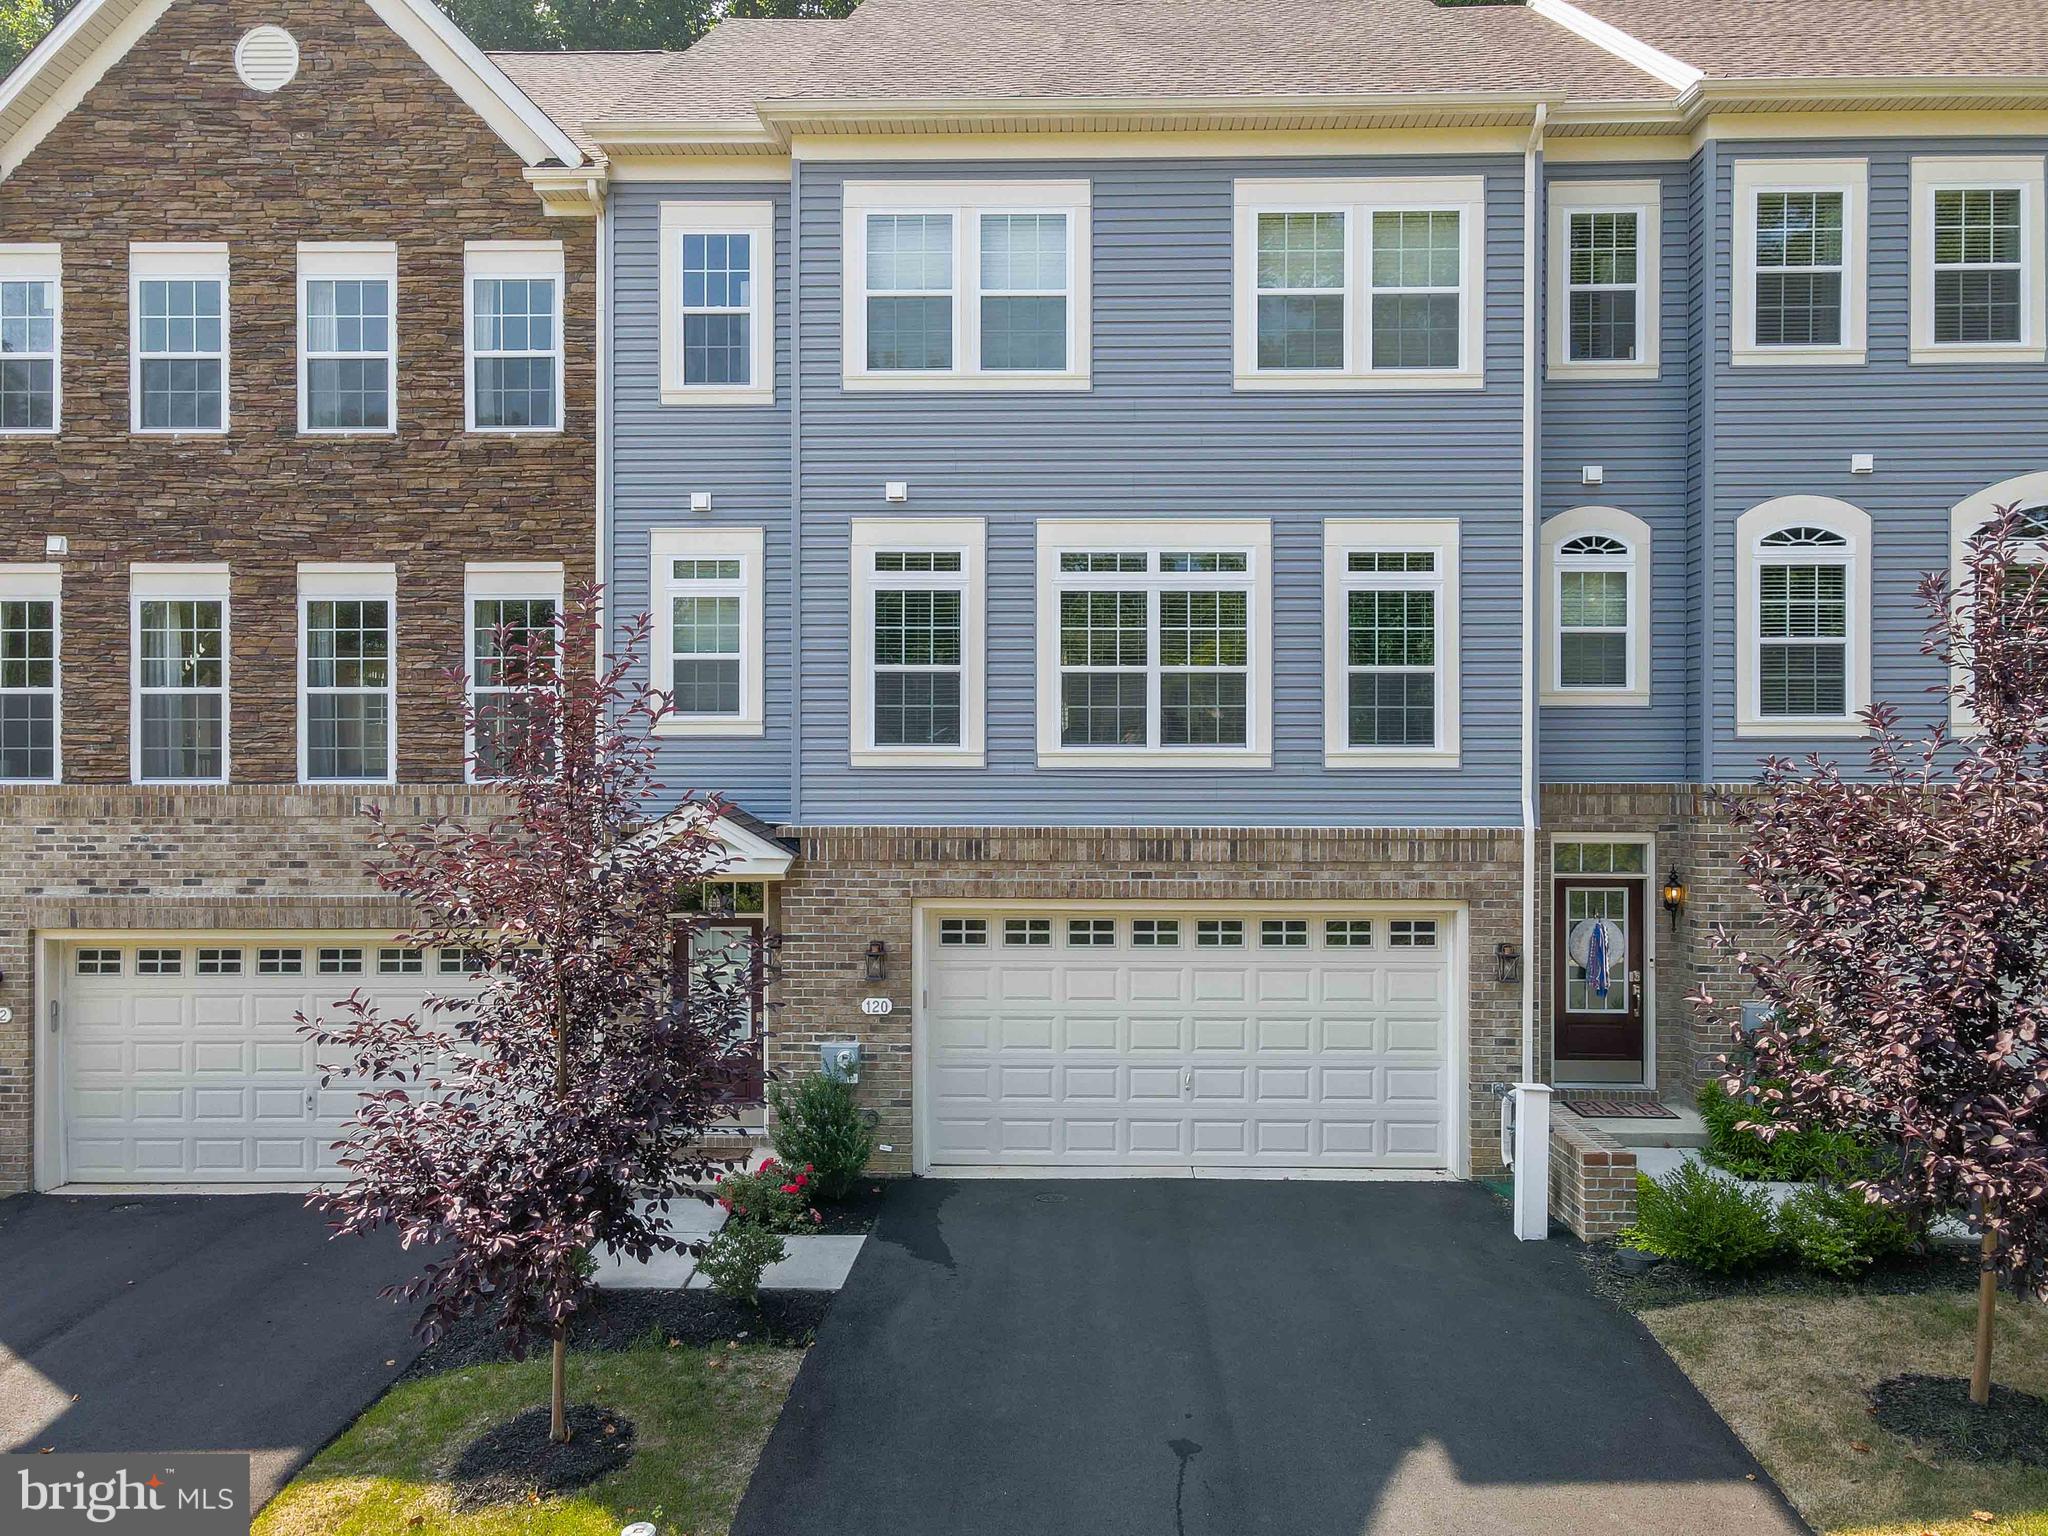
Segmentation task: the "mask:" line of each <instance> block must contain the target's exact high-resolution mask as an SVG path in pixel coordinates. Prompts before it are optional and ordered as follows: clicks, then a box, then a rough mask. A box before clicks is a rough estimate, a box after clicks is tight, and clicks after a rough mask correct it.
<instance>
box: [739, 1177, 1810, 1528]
mask: <svg viewBox="0 0 2048 1536" xmlns="http://www.w3.org/2000/svg"><path fill="white" fill-rule="evenodd" d="M1803 1529H1804V1527H1803V1525H1801V1523H1800V1522H1799V1521H1798V1519H1797V1517H1796V1516H1795V1515H1794V1514H1793V1513H1792V1512H1791V1510H1790V1508H1789V1507H1788V1506H1787V1505H1786V1504H1785V1503H1784V1501H1783V1499H1782V1498H1781V1497H1780V1496H1779V1495H1778V1493H1777V1491H1776V1490H1775V1488H1773V1487H1772V1485H1771V1484H1770V1481H1769V1479H1768V1477H1767V1476H1765V1474H1764V1473H1763V1471H1762V1469H1761V1468H1760V1467H1759V1466H1758V1465H1757V1464H1756V1462H1755V1461H1754V1460H1753V1459H1752V1458H1751V1457H1750V1456H1749V1455H1748V1454H1747V1453H1746V1452H1745V1451H1744V1450H1743V1448H1742V1446H1741V1444H1740V1442H1738V1441H1737V1440H1736V1438H1735V1436H1734V1435H1733V1434H1732V1433H1731V1432H1730V1431H1729V1429H1728V1428H1727V1426H1726V1425H1725V1424H1723V1423H1722V1422H1721V1420H1720V1419H1719V1418H1718V1417H1716V1416H1715V1414H1714V1412H1713V1410H1712V1409H1711V1408H1709V1407H1708V1406H1707V1404H1706V1402H1705V1400H1704V1399H1703V1398H1702V1397H1701V1396H1700V1395H1699V1393H1698V1392H1697V1391H1696V1390H1695V1389H1694V1388H1693V1386H1692V1385H1691V1383H1690V1382H1688V1381H1687V1380H1686V1378H1685V1376H1684V1375H1683V1373H1682V1372H1680V1371H1679V1369H1678V1368H1677V1367H1676V1366H1675V1365H1673V1364H1672V1362H1671V1361H1670V1360H1669V1358H1668V1357H1666V1356H1665V1354H1664V1353H1663V1351H1662V1350H1661V1349H1659V1348H1658V1346H1657V1344H1656V1343H1655V1341H1654V1340H1652V1339H1651V1338H1650V1337H1649V1335H1648V1334H1647V1333H1646V1332H1645V1331H1644V1330H1643V1329H1642V1327H1641V1326H1640V1325H1639V1324H1638V1323H1637V1322H1636V1321H1635V1320H1634V1319H1633V1318H1631V1317H1628V1316H1627V1315H1625V1314H1623V1313H1621V1312H1619V1311H1617V1310H1616V1309H1615V1308H1613V1307H1612V1306H1611V1305H1610V1304H1608V1303H1607V1302H1605V1301H1602V1300H1601V1299H1599V1298H1598V1297H1596V1296H1595V1295H1593V1294H1592V1292H1591V1291H1590V1289H1589V1288H1588V1286H1587V1284H1586V1281H1585V1277H1584V1274H1583V1271H1582V1270H1581V1267H1580V1266H1579V1264H1578V1262H1577V1260H1576V1257H1575V1254H1574V1251H1573V1249H1572V1247H1571V1246H1570V1245H1569V1244H1567V1243H1561V1242H1552V1243H1517V1242H1515V1241H1514V1239H1513V1238H1512V1236H1511V1235H1510V1233H1509V1230H1508V1220H1507V1215H1506V1212H1505V1211H1504V1210H1503V1209H1502V1207H1501V1206H1500V1204H1499V1203H1498V1201H1496V1200H1495V1199H1494V1198H1493V1197H1492V1196H1491V1195H1490V1194H1488V1193H1487V1192H1486V1191H1485V1190H1483V1189H1481V1188H1479V1187H1478V1186H1476V1185H1470V1184H1452V1183H1310V1182H1287V1183H1270V1182H1221V1181H1219V1182H1195V1181H1186V1180H1129V1181H1122V1180H1120V1181H1101V1182H1097V1181H1063V1182H1058V1183H1050V1182H1010V1181H1003V1182H994V1181H989V1182H982V1181H972V1182H959V1183H952V1184H948V1183H944V1182H939V1181H932V1180H918V1181H914V1182H912V1181H904V1182H901V1183H899V1184H897V1185H896V1186H894V1187H893V1188H892V1190H891V1193H890V1195H889V1198H888V1200H887V1201H886V1203H885V1205H884V1207H883V1211H882V1216H881V1220H880V1222H879V1224H878V1226H877V1228H876V1230H875V1233H874V1236H873V1238H872V1239H871V1240H870V1241H869V1243H868V1244H867V1246H866V1248H865V1249H864V1250H863V1252H862V1255H861V1258H860V1260H859V1262H858V1263H857V1264H856V1265H855V1268H854V1272H853V1274H852V1276H851V1277H850V1279H849V1281H848V1284H847V1287H846V1289H845V1290H843V1291H842V1292H841V1293H840V1296H839V1298H838V1300H837V1301H836V1302H835V1304H834V1306H833V1309H832V1311H831V1313H830V1314H829V1315H828V1316H827V1318H826V1321H825V1324H824V1327H823V1328H822V1329H821V1331H820V1335H819V1339H818V1343H817V1345H816V1346H815V1348H814V1349H813V1350H812V1352H811V1355H810V1357H809V1359H807V1360H806V1362H805V1364H804V1367H803V1370H802V1372H801V1374H800V1375H799V1376H798V1379H797V1383H796V1386H795V1388H794V1389H793V1390H792V1392H791V1394H790V1399H789V1404H788V1406H787V1408H786V1409H785V1410H784V1413H783V1416H782V1419H781V1422H780V1423H779V1424H778V1425H777V1427H776V1431H775V1434H774V1436H773V1437H772V1438H771V1440H770V1442H769V1445H768V1448H767V1450H766V1451H765V1453H764V1454H763V1456H762V1459H761V1464H760V1467H759V1469H758V1470H757V1472H756V1474H755V1477H754V1481H753V1484H752V1486H751V1487H750V1488H749V1490H748V1494H747V1497H746V1500H745V1502H744V1503H743V1504H742V1505H741V1508H740V1512H739V1517H738V1520H737V1522H736V1523H735V1526H734V1531H735V1536H787V1533H790V1532H795V1531H805V1530H830V1531H832V1532H834V1536H867V1533H870V1532H872V1533H874V1536H922V1533H931V1536H941V1533H943V1536H963V1533H972V1536H983V1533H988V1536H997V1533H1012V1532H1014V1533H1039V1532H1045V1533H1048V1536H1050V1533H1059V1536H1082V1533H1095V1532H1115V1533H1122V1532H1152V1531H1157V1532H1160V1533H1162V1536H1250V1533H1266V1532H1271V1533H1273V1536H1361V1533H1367V1532H1371V1533H1378V1532H1388V1533H1392V1532H1399V1533H1402V1536H1415V1533H1425V1532H1437V1531H1442V1532H1445V1533H1452V1532H1455V1533H1459V1536H1470V1533H1479V1532H1486V1533H1492V1532H1502V1533H1508V1532H1527V1533H1530V1536H1537V1533H1544V1536H1551V1533H1555V1536H1564V1533H1574V1536H1576V1533H1581V1532H1589V1531H1610V1530H1611V1531H1616V1532H1621V1531H1627V1532H1631V1533H1640V1532H1645V1531H1654V1532H1657V1533H1659V1536H1683V1533H1689V1532H1699V1533H1701V1536H1707V1533H1713V1536H1722V1533H1729V1532H1738V1531H1739V1532H1745V1533H1759V1536H1777V1533H1792V1532H1798V1531H1801V1530H1803Z"/></svg>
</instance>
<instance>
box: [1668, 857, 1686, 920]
mask: <svg viewBox="0 0 2048 1536" xmlns="http://www.w3.org/2000/svg"><path fill="white" fill-rule="evenodd" d="M1664 910H1665V911H1666V912H1669V913H1670V914H1671V931H1672V932H1673V933H1676V932H1678V914H1679V913H1680V912H1683V911H1684V910H1685V877H1684V876H1683V875H1681V874H1679V872H1678V870H1677V869H1676V868H1675V867H1674V868H1673V869H1672V871H1671V873H1669V874H1668V875H1666V876H1665V877H1664Z"/></svg>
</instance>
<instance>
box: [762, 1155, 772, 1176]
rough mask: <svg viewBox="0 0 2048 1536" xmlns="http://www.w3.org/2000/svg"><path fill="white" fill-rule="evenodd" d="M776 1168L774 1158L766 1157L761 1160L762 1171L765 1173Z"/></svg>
mask: <svg viewBox="0 0 2048 1536" xmlns="http://www.w3.org/2000/svg"><path fill="white" fill-rule="evenodd" d="M774 1166H775V1159H774V1158H772V1157H764V1158H762V1159H761V1171H762V1172H763V1173H766V1172H767V1171H768V1170H769V1169H770V1168H773V1167H774Z"/></svg>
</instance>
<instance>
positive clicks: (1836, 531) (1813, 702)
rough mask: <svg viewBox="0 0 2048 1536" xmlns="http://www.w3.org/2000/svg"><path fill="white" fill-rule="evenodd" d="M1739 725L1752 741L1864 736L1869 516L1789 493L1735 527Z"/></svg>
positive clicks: (1867, 683)
mask: <svg viewBox="0 0 2048 1536" xmlns="http://www.w3.org/2000/svg"><path fill="white" fill-rule="evenodd" d="M1737 537H1738V541H1739V545H1740V548H1739V554H1740V567H1739V573H1738V584H1739V587H1740V591H1739V593H1738V600H1739V607H1740V610H1741V623H1742V626H1743V630H1744V634H1743V640H1742V645H1741V648H1740V651H1739V653H1738V655H1739V670H1740V672H1741V674H1742V676H1741V677H1740V679H1739V682H1740V699H1739V705H1740V725H1741V727H1742V728H1743V730H1744V731H1746V732H1748V733H1749V734H1755V735H1772V734H1776V735H1840V734H1851V733H1854V732H1857V731H1860V730H1861V729H1862V726H1861V722H1860V720H1859V719H1858V715H1859V713H1860V711H1862V710H1863V709H1864V708H1865V707H1866V705H1867V704H1868V701H1869V693H1870V681H1869V637H1868V635H1867V634H1866V633H1865V631H1866V629H1867V626H1868V616H1867V615H1868V608H1869V600H1870V599H1869V584H1870V577H1869V569H1868V560H1869V549H1868V546H1869V541H1870V519H1869V517H1868V516H1867V515H1866V514H1865V513H1864V512H1863V511H1862V510H1861V509H1859V508H1857V507H1852V506H1850V505H1849V504H1848V503H1847V502H1840V501H1833V500H1831V499H1828V498H1824V497H1817V496H1787V497H1783V498H1780V499H1779V500H1778V501H1775V502H1765V503H1764V504H1763V505H1762V506H1759V507H1754V508H1752V509H1751V510H1750V511H1748V512H1746V513H1744V514H1743V516H1742V518H1741V521H1740V523H1739V524H1738V535H1737Z"/></svg>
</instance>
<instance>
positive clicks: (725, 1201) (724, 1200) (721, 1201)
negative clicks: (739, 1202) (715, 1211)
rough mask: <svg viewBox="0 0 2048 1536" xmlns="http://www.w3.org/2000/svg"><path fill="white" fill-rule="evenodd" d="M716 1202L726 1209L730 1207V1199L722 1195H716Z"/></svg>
mask: <svg viewBox="0 0 2048 1536" xmlns="http://www.w3.org/2000/svg"><path fill="white" fill-rule="evenodd" d="M718 1203H719V1204H720V1205H722V1206H724V1207H725V1208H726V1209H727V1210H728V1211H729V1210H731V1209H732V1201H730V1200H729V1199H727V1198H726V1197H725V1196H724V1195H720V1196H719V1197H718Z"/></svg>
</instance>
